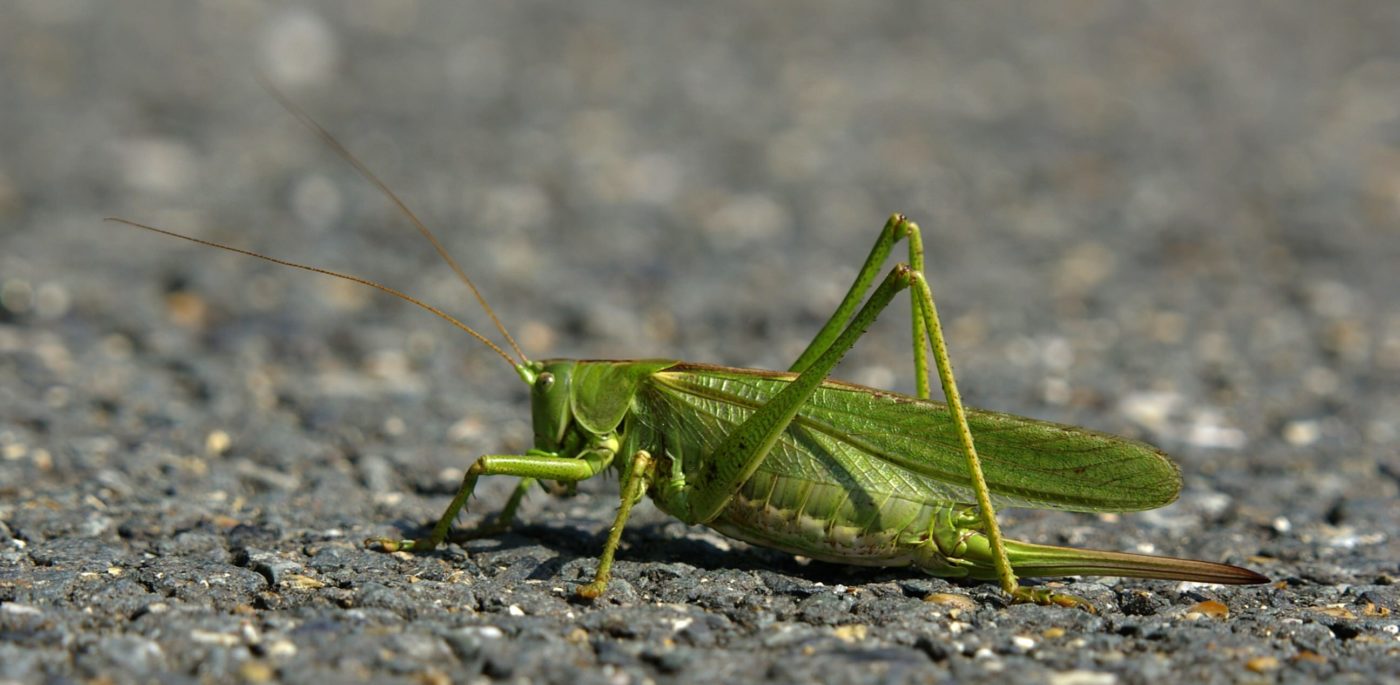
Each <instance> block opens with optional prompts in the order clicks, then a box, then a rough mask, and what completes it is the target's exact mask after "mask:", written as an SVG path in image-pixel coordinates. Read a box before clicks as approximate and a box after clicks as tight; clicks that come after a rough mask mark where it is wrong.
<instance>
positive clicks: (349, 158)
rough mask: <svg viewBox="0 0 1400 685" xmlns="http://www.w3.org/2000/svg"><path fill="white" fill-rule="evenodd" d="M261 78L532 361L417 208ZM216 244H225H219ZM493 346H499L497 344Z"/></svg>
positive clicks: (499, 329) (512, 345) (521, 356)
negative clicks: (429, 247)
mask: <svg viewBox="0 0 1400 685" xmlns="http://www.w3.org/2000/svg"><path fill="white" fill-rule="evenodd" d="M258 81H259V82H260V83H262V86H263V88H266V89H267V91H268V92H269V93H271V94H272V97H274V98H276V99H277V102H278V103H280V104H281V105H282V107H284V108H285V109H286V110H287V111H288V112H291V113H292V116H294V117H296V118H297V120H298V121H300V122H301V123H302V124H303V125H305V126H306V127H307V128H309V129H311V130H312V132H314V133H315V134H316V135H317V136H319V137H320V138H321V140H322V141H324V142H325V144H326V145H327V146H329V147H330V148H331V149H332V150H335V152H336V154H338V155H340V156H341V158H342V159H344V160H345V161H346V162H349V163H350V166H352V167H355V171H358V172H360V175H361V176H363V177H364V178H365V180H366V181H369V182H370V183H372V184H374V186H375V187H376V188H378V189H379V191H380V192H382V193H384V196H385V197H387V198H389V201H390V202H393V203H394V205H395V206H396V207H398V208H399V211H401V212H403V214H404V216H406V217H408V220H409V221H410V222H412V223H413V227H414V228H417V229H418V232H419V233H421V234H423V237H424V238H427V239H428V242H430V243H432V244H433V249H434V250H437V253H438V255H439V256H441V257H442V259H443V261H445V262H447V265H448V266H450V267H452V270H453V271H454V272H456V274H457V278H460V279H461V280H462V282H463V283H465V284H466V285H467V288H469V289H470V290H471V291H472V295H473V296H475V297H476V301H477V302H478V303H480V304H481V308H482V309H483V310H485V312H486V315H487V316H489V317H491V322H492V323H494V324H496V330H498V331H500V332H501V335H503V336H505V338H506V342H507V343H509V344H510V348H511V349H512V350H515V354H516V355H518V356H519V357H520V361H521V363H524V362H526V361H528V360H527V359H526V357H525V353H524V352H522V351H521V350H520V346H519V345H517V344H515V338H513V337H511V335H510V332H509V331H507V330H506V327H505V325H504V324H502V323H501V320H500V318H499V317H497V316H496V310H494V309H492V308H491V305H489V304H487V303H486V298H485V297H482V295H481V291H480V290H477V289H476V284H475V283H472V279H470V278H468V277H467V272H465V271H463V270H462V267H461V266H458V264H457V260H455V259H453V258H452V255H450V254H448V253H447V248H444V247H443V246H442V243H441V242H439V241H438V239H437V236H435V235H433V232H432V231H430V230H428V226H427V224H424V223H423V221H422V220H421V219H419V218H418V215H417V214H414V213H413V210H411V209H409V208H408V205H407V204H405V203H404V201H403V200H402V199H400V198H399V196H398V194H397V193H395V192H394V191H393V189H392V188H390V187H389V184H387V183H385V182H384V181H382V180H380V178H379V177H378V176H376V175H375V174H374V172H373V171H370V170H369V167H367V166H365V165H364V163H363V162H361V161H360V160H359V159H358V158H357V157H355V155H354V154H352V153H351V152H350V150H349V149H347V148H346V147H345V146H344V145H342V144H341V143H340V141H339V140H336V138H335V136H333V135H331V133H330V131H327V130H326V129H325V127H323V126H321V124H319V123H317V122H316V120H315V119H313V118H312V117H311V115H310V114H308V113H307V112H306V110H304V109H302V108H301V107H299V106H298V105H297V104H296V103H295V102H292V100H291V98H289V97H287V96H286V95H284V94H282V91H280V90H277V87H276V86H273V85H272V82H271V81H269V80H268V79H266V78H264V77H263V76H262V75H261V74H259V75H258ZM182 237H183V236H182ZM216 247H222V246H218V245H216ZM235 251H239V250H235ZM258 256H261V255H258ZM477 337H480V336H477ZM492 347H495V346H494V345H493V346H492ZM497 351H499V349H498V350H497ZM511 366H515V361H514V360H512V361H511Z"/></svg>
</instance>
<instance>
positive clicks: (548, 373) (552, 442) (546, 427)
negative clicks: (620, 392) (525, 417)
mask: <svg viewBox="0 0 1400 685" xmlns="http://www.w3.org/2000/svg"><path fill="white" fill-rule="evenodd" d="M577 366H578V362H576V361H570V360H551V361H543V362H537V361H530V362H525V363H524V364H520V365H518V366H516V367H515V368H516V371H517V372H518V373H519V374H520V377H521V378H522V379H523V380H524V381H525V382H526V383H528V384H529V385H530V418H531V420H532V422H533V423H534V424H535V449H539V450H544V451H546V452H554V453H559V452H561V451H563V450H564V448H565V447H566V446H565V445H564V442H565V438H566V437H567V436H568V434H569V427H570V425H572V424H573V410H572V409H571V408H570V404H569V386H570V385H571V381H572V380H573V375H574V368H575V367H577Z"/></svg>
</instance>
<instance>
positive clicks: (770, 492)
mask: <svg viewBox="0 0 1400 685" xmlns="http://www.w3.org/2000/svg"><path fill="white" fill-rule="evenodd" d="M959 508H961V507H959V505H955V504H953V503H950V502H928V501H919V500H913V499H907V498H901V497H897V496H894V495H890V494H886V495H883V496H880V497H879V499H878V501H877V500H876V499H874V498H872V497H868V496H865V495H863V494H862V493H861V492H859V491H852V490H851V489H849V488H847V487H843V486H840V485H836V484H832V483H819V482H814V481H810V480H806V479H803V478H795V477H792V476H788V475H782V474H775V473H771V472H765V471H759V472H757V473H755V474H754V475H753V477H752V478H750V479H749V480H748V482H747V483H745V484H744V487H743V488H741V489H740V491H739V493H738V494H737V495H735V497H734V498H733V499H732V500H731V501H730V503H729V505H728V506H726V507H725V508H724V510H723V511H722V512H721V513H720V515H719V517H718V518H716V519H714V520H713V521H710V522H709V524H708V525H709V526H710V527H711V528H714V529H715V530H717V531H719V532H721V533H723V534H725V535H727V536H729V537H732V538H735V539H738V540H743V541H744V542H749V543H752V544H757V545H762V546H764V547H771V548H775V549H780V550H783V551H786V552H790V553H792V554H799V555H802V556H807V557H811V558H813V559H818V560H821V561H830V562H838V563H844V564H856V565H864V566H908V565H911V564H913V565H918V566H929V565H932V566H941V565H942V564H941V563H939V562H940V561H941V560H942V557H943V555H942V552H941V551H940V547H939V543H940V541H941V540H940V539H941V538H946V537H948V534H949V533H952V532H953V529H952V527H951V525H950V523H951V520H952V517H953V516H954V512H955V510H956V509H959Z"/></svg>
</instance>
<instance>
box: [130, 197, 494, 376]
mask: <svg viewBox="0 0 1400 685" xmlns="http://www.w3.org/2000/svg"><path fill="white" fill-rule="evenodd" d="M105 220H106V221H111V222H114V223H118V224H126V225H127V226H135V227H136V228H144V229H146V230H147V231H154V232H156V233H160V234H163V235H168V236H170V237H172V238H179V239H180V240H188V241H190V242H192V243H199V244H200V245H207V246H209V247H217V248H219V249H220V250H227V251H229V252H234V253H237V254H241V255H245V256H248V257H256V258H258V259H261V260H263V261H265V262H272V263H273V264H280V265H282V266H290V267H292V268H293V269H301V270H302V271H310V272H312V273H318V274H323V275H326V276H334V277H336V278H340V279H344V280H347V281H350V282H352V283H359V284H360V285H367V286H369V287H371V288H374V289H376V290H379V291H382V292H386V293H389V294H390V295H393V296H394V297H397V298H399V299H400V300H404V301H405V302H410V303H412V304H416V305H418V306H419V307H422V308H423V309H426V310H428V311H430V312H432V313H434V314H436V315H438V316H439V317H440V318H442V319H443V320H444V321H446V322H448V323H450V324H452V325H453V326H456V327H457V328H460V329H462V330H464V331H466V332H467V334H468V335H470V336H471V337H473V338H476V339H477V340H479V341H481V344H483V345H485V346H487V347H489V348H491V350H492V351H494V352H495V353H496V354H499V355H501V359H504V360H506V363H507V364H509V365H510V366H511V368H516V362H515V360H514V359H511V358H510V355H508V354H506V352H505V350H502V349H501V348H500V347H499V346H498V345H496V343H493V342H491V341H490V340H488V339H487V338H486V336H484V335H482V334H480V333H477V332H476V331H475V330H473V329H472V327H471V326H468V325H466V324H464V323H462V322H461V321H458V320H457V319H456V318H454V317H453V316H452V315H450V314H448V313H447V312H444V311H442V310H441V309H438V308H437V307H434V306H432V305H430V304H428V303H426V302H424V301H422V300H420V299H418V298H416V297H413V296H412V295H409V294H407V293H404V292H401V291H398V290H395V289H393V288H390V287H389V286H387V285H382V284H379V283H375V282H374V281H371V280H369V279H367V278H360V277H359V276H351V275H350V274H343V273H340V272H339V271H331V270H330V269H322V268H320V267H316V266H307V265H306V264H298V263H296V262H289V261H287V260H285V259H278V258H276V257H269V256H267V255H265V254H259V253H257V252H253V251H251V250H243V249H240V248H237V247H233V246H231V245H224V244H222V243H216V242H214V241H212V240H202V239H200V238H192V237H190V236H187V235H184V234H181V233H176V232H174V231H167V230H165V229H163V228H156V227H155V226H147V225H146V224H140V223H136V222H135V221H131V220H129V219H122V218H119V217H114V216H109V217H107V218H106V219H105Z"/></svg>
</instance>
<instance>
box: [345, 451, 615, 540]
mask: <svg viewBox="0 0 1400 685" xmlns="http://www.w3.org/2000/svg"><path fill="white" fill-rule="evenodd" d="M612 458H613V453H612V452H611V451H608V450H601V449H599V450H592V451H589V452H585V453H584V454H583V455H582V456H580V457H557V456H553V455H543V454H487V455H484V456H482V457H481V458H480V459H477V460H476V463H475V464H472V465H471V468H468V469H467V473H466V475H465V476H464V477H463V478H462V487H460V488H458V489H457V495H456V496H455V497H453V498H452V503H451V504H448V505H447V511H444V512H443V513H442V516H441V517H440V518H438V522H437V524H436V525H434V526H433V531H432V533H430V534H429V535H428V537H426V538H417V539H413V540H394V539H392V538H384V537H376V538H369V539H367V540H365V546H366V547H369V548H370V549H377V550H379V551H381V552H399V551H405V552H431V551H432V550H434V549H436V548H437V546H438V545H440V544H442V542H443V540H446V539H447V535H448V533H449V532H451V530H452V522H453V521H456V520H457V514H458V513H460V512H461V511H462V508H463V507H465V506H466V504H467V499H468V498H470V497H471V495H472V492H473V491H475V490H476V481H477V479H478V478H480V477H482V476H519V477H521V478H525V479H536V480H538V479H548V480H555V481H566V482H578V481H581V480H588V479H589V478H592V477H593V476H596V475H598V473H599V472H601V471H602V470H603V469H605V468H607V467H608V464H611V463H612ZM516 492H517V493H520V490H519V488H517V490H516ZM520 494H521V495H522V496H523V494H524V493H520ZM512 503H513V504H515V505H518V504H519V500H518V499H517V498H515V497H514V496H512ZM507 510H508V511H509V512H510V513H511V514H514V509H513V507H512V506H511V504H507Z"/></svg>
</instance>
